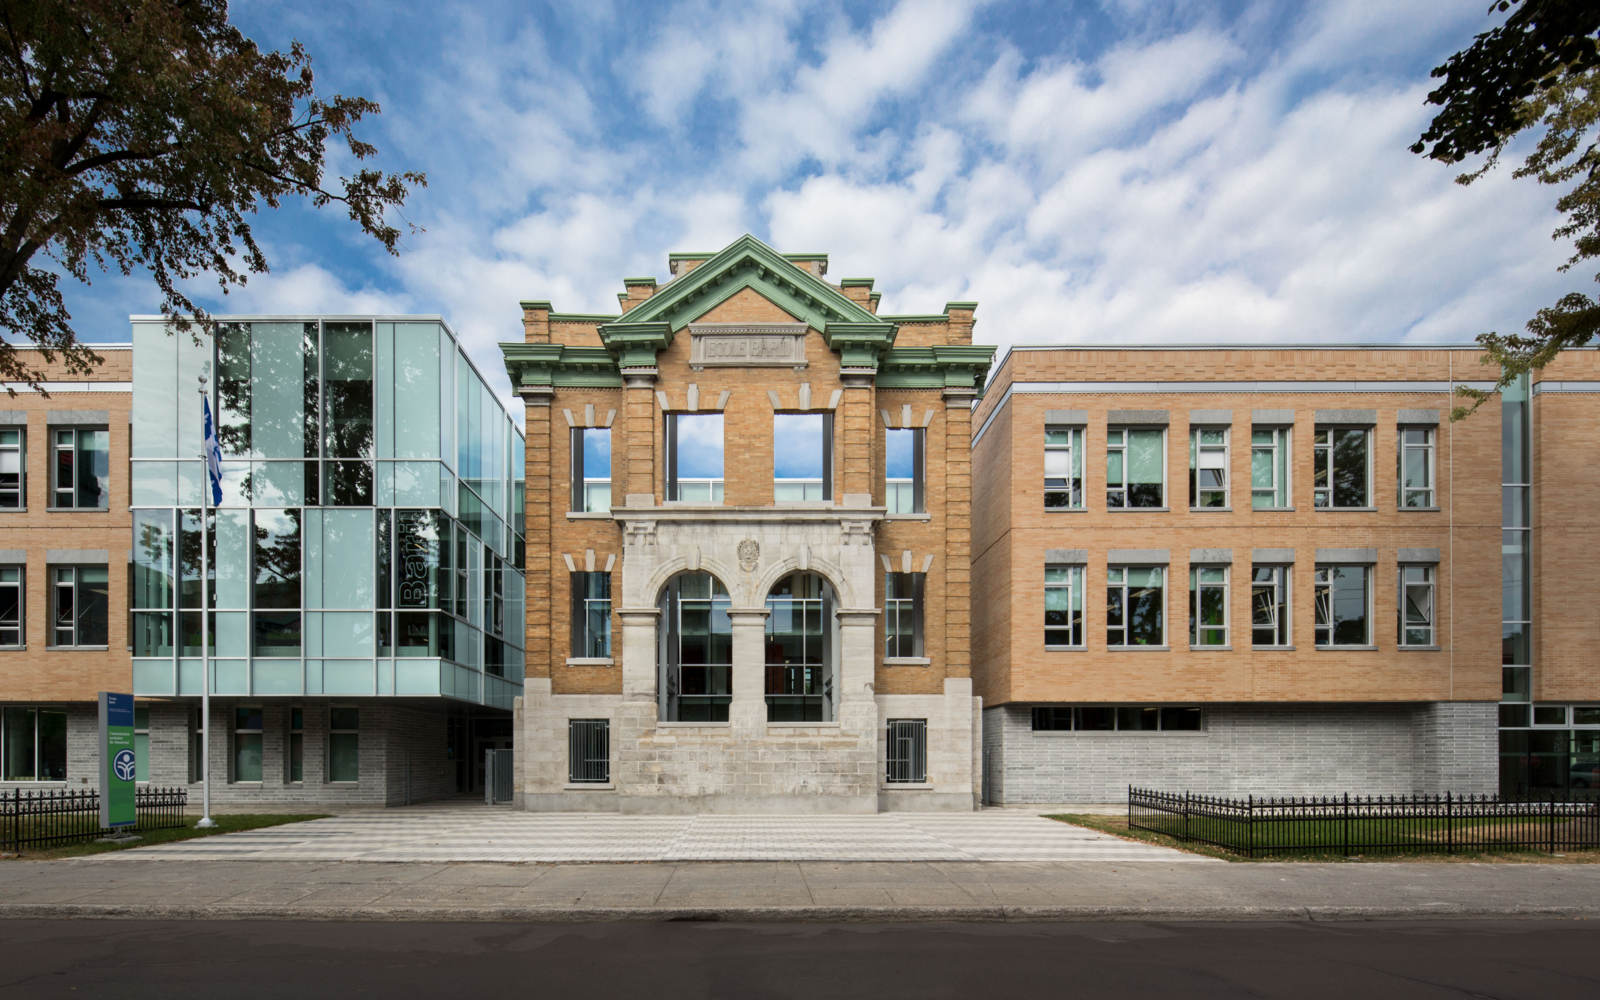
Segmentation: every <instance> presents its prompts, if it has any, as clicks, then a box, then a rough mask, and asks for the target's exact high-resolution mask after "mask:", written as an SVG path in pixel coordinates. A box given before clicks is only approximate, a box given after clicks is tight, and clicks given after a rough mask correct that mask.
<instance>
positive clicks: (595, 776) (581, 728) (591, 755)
mask: <svg viewBox="0 0 1600 1000" xmlns="http://www.w3.org/2000/svg"><path fill="white" fill-rule="evenodd" d="M567 780H568V781H570V782H571V783H572V784H575V785H581V784H605V783H607V782H609V781H610V780H611V721H610V720H609V719H572V720H570V721H569V722H568V723H567Z"/></svg>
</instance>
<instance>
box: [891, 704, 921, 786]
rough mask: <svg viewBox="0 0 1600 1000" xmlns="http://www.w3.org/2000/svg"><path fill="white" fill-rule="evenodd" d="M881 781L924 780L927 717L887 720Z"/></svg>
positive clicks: (910, 782)
mask: <svg viewBox="0 0 1600 1000" xmlns="http://www.w3.org/2000/svg"><path fill="white" fill-rule="evenodd" d="M886 756H887V758H888V760H887V764H888V768H887V773H886V774H885V776H884V780H885V781H887V782H888V783H889V784H891V785H898V784H920V783H922V782H925V781H927V780H928V720H927V719H890V720H889V732H888V747H887V754H886Z"/></svg>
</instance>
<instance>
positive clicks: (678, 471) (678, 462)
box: [666, 413, 722, 504]
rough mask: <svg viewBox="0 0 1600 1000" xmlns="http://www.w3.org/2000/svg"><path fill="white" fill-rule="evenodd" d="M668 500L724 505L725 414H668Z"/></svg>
mask: <svg viewBox="0 0 1600 1000" xmlns="http://www.w3.org/2000/svg"><path fill="white" fill-rule="evenodd" d="M666 423H667V499H668V500H673V501H680V502H683V503H704V504H720V503H721V502H722V414H720V413H669V414H667V420H666Z"/></svg>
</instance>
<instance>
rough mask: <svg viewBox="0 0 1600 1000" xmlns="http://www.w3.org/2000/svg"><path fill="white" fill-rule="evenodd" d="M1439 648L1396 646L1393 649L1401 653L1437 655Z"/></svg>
mask: <svg viewBox="0 0 1600 1000" xmlns="http://www.w3.org/2000/svg"><path fill="white" fill-rule="evenodd" d="M1440 648H1441V647H1439V646H1396V647H1395V649H1397V650H1399V651H1400V652H1402V653H1437V652H1439V650H1440Z"/></svg>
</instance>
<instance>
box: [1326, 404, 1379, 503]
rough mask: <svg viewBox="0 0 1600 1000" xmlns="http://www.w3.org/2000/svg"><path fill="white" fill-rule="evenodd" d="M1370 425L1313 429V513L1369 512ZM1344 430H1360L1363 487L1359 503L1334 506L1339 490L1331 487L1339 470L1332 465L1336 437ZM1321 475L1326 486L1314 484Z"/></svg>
mask: <svg viewBox="0 0 1600 1000" xmlns="http://www.w3.org/2000/svg"><path fill="white" fill-rule="evenodd" d="M1372 429H1373V428H1372V425H1371V424H1317V425H1316V427H1315V428H1314V434H1313V439H1312V440H1313V442H1314V443H1313V445H1312V448H1311V506H1312V507H1313V508H1314V509H1316V510H1371V509H1372V508H1373V506H1374V503H1373V501H1374V497H1373V494H1372V468H1373V448H1372V445H1373V433H1372ZM1346 431H1360V432H1361V433H1362V435H1363V436H1364V438H1365V442H1366V444H1365V469H1364V475H1365V478H1364V479H1363V485H1362V497H1361V499H1362V502H1361V503H1359V504H1336V503H1334V500H1336V499H1337V498H1338V488H1337V487H1336V486H1335V485H1334V481H1335V479H1336V473H1337V471H1338V467H1337V466H1336V463H1335V462H1334V457H1335V454H1336V452H1337V450H1338V449H1337V447H1336V445H1335V441H1336V437H1337V435H1338V434H1340V433H1342V432H1346ZM1319 475H1321V476H1322V477H1323V478H1324V480H1325V481H1326V483H1327V485H1326V486H1318V485H1317V477H1318V476H1319Z"/></svg>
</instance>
